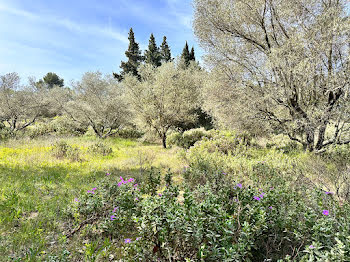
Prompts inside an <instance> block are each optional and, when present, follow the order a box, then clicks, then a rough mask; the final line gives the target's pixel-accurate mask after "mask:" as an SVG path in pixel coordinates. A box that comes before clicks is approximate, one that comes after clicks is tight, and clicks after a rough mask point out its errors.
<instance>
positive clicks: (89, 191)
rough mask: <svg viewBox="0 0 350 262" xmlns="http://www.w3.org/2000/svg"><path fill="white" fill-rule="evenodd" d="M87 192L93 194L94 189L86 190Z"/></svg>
mask: <svg viewBox="0 0 350 262" xmlns="http://www.w3.org/2000/svg"><path fill="white" fill-rule="evenodd" d="M87 192H88V193H91V194H95V192H94V191H91V190H88V191H87Z"/></svg>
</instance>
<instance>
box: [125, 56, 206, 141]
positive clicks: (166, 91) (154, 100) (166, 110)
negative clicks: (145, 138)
mask: <svg viewBox="0 0 350 262" xmlns="http://www.w3.org/2000/svg"><path fill="white" fill-rule="evenodd" d="M140 75H141V81H139V80H138V79H137V77H134V76H131V75H128V76H126V78H125V80H124V81H123V84H124V86H125V88H126V92H127V97H128V101H129V102H130V106H131V108H132V110H133V112H134V114H135V116H136V118H137V120H138V123H139V124H140V125H143V126H147V127H150V128H152V129H154V130H155V131H156V132H157V133H158V135H159V136H160V138H161V139H162V141H163V147H164V148H165V147H166V135H167V132H168V130H169V129H170V128H172V127H175V126H176V124H177V123H178V122H179V121H182V122H184V123H191V122H194V121H196V117H197V116H196V114H195V112H194V111H193V109H195V108H196V107H197V105H198V102H199V101H198V97H199V89H200V86H201V78H200V71H199V70H198V68H197V67H195V66H190V67H189V68H188V69H187V70H186V69H183V68H181V67H180V66H176V64H175V63H174V62H168V63H165V64H163V65H161V66H160V67H158V68H155V67H153V66H151V65H149V64H145V65H142V66H141V67H140Z"/></svg>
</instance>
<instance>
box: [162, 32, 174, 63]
mask: <svg viewBox="0 0 350 262" xmlns="http://www.w3.org/2000/svg"><path fill="white" fill-rule="evenodd" d="M160 55H161V58H162V61H163V62H169V61H172V58H171V52H170V48H169V45H168V42H167V41H166V36H164V37H163V43H162V44H161V46H160Z"/></svg>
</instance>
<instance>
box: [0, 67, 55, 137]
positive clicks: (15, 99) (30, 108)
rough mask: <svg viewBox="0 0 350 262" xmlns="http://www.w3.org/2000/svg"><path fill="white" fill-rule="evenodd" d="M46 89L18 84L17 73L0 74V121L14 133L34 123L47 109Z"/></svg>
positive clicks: (48, 103)
mask: <svg viewBox="0 0 350 262" xmlns="http://www.w3.org/2000/svg"><path fill="white" fill-rule="evenodd" d="M48 98H49V96H48V95H47V92H46V91H42V90H37V89H35V88H32V87H30V86H22V85H20V77H19V76H18V74H17V73H9V74H5V75H2V76H0V122H2V123H4V124H5V125H6V126H7V127H8V128H10V130H11V132H13V133H15V132H17V131H19V130H23V129H25V128H26V127H28V126H30V125H32V124H34V123H35V121H36V120H37V119H38V118H39V117H40V116H42V115H43V113H44V112H45V111H47V110H48V108H49V105H50V102H49V99H48Z"/></svg>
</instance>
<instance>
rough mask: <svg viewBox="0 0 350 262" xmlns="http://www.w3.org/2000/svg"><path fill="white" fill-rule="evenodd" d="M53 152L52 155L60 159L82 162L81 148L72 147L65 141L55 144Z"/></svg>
mask: <svg viewBox="0 0 350 262" xmlns="http://www.w3.org/2000/svg"><path fill="white" fill-rule="evenodd" d="M51 151H52V155H53V156H54V157H56V158H58V159H69V160H70V161H76V162H80V161H82V158H81V156H80V155H81V154H80V150H79V148H77V147H72V146H71V145H69V144H68V143H67V142H66V141H64V140H60V141H58V142H56V143H54V144H53V146H52V150H51Z"/></svg>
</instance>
